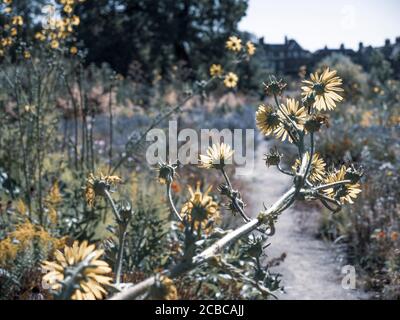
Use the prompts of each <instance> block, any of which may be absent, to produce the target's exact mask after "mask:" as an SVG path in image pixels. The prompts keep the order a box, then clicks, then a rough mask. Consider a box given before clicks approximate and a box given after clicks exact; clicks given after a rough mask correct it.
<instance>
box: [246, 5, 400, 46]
mask: <svg viewBox="0 0 400 320" xmlns="http://www.w3.org/2000/svg"><path fill="white" fill-rule="evenodd" d="M239 29H240V30H242V31H249V32H252V33H254V34H256V35H257V36H259V37H261V36H264V37H265V42H266V43H283V41H284V37H285V35H287V36H288V37H289V38H291V39H295V40H297V41H298V42H299V44H300V45H301V46H302V47H303V48H304V49H307V50H311V51H314V50H316V49H321V48H323V47H324V46H325V45H327V46H328V48H339V46H340V44H341V43H344V44H345V47H347V48H353V49H357V48H358V43H359V42H360V41H362V42H364V45H365V46H367V45H372V46H382V45H383V44H384V42H385V39H386V38H388V39H390V40H391V41H392V42H393V41H394V40H395V38H396V37H400V1H399V0H335V1H332V0H327V1H322V0H249V8H248V11H247V15H246V17H244V18H243V19H242V21H241V22H240V24H239Z"/></svg>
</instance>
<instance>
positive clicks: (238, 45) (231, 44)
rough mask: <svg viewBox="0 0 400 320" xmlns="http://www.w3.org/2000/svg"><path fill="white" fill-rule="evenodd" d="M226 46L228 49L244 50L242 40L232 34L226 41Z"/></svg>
mask: <svg viewBox="0 0 400 320" xmlns="http://www.w3.org/2000/svg"><path fill="white" fill-rule="evenodd" d="M226 47H227V48H228V50H231V51H235V52H239V51H240V50H242V40H241V39H239V38H238V37H236V36H231V37H229V39H228V41H226Z"/></svg>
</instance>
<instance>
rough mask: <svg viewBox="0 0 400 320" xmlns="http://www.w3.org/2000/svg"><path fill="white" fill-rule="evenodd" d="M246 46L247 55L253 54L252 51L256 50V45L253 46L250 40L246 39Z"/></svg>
mask: <svg viewBox="0 0 400 320" xmlns="http://www.w3.org/2000/svg"><path fill="white" fill-rule="evenodd" d="M246 48H247V53H248V55H249V56H252V55H254V53H255V52H256V47H255V45H254V43H253V42H251V41H247V43H246Z"/></svg>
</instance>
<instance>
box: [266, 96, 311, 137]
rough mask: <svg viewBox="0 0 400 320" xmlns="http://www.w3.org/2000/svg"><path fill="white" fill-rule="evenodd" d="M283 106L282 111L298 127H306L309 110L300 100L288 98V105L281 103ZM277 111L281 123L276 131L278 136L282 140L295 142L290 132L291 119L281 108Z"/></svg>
mask: <svg viewBox="0 0 400 320" xmlns="http://www.w3.org/2000/svg"><path fill="white" fill-rule="evenodd" d="M281 108H282V111H283V112H284V113H285V114H286V115H287V116H288V117H289V118H290V119H291V120H292V121H293V122H294V123H295V124H296V126H297V128H298V129H300V130H302V129H303V128H304V122H305V120H306V119H307V112H306V109H305V108H304V107H301V106H300V104H299V102H298V101H296V100H295V99H286V105H284V104H281ZM277 113H278V116H279V119H280V120H281V123H280V124H279V126H278V127H277V128H276V129H275V131H274V133H275V135H276V137H277V138H278V139H281V140H282V141H285V140H286V139H288V140H289V142H293V139H292V138H291V137H290V134H289V128H290V123H289V120H288V119H287V118H286V117H285V115H284V114H283V113H282V112H281V110H278V112H277Z"/></svg>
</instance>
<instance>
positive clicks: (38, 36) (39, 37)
mask: <svg viewBox="0 0 400 320" xmlns="http://www.w3.org/2000/svg"><path fill="white" fill-rule="evenodd" d="M35 39H36V40H39V41H44V40H45V39H46V36H45V35H44V34H43V33H42V32H36V33H35Z"/></svg>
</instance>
